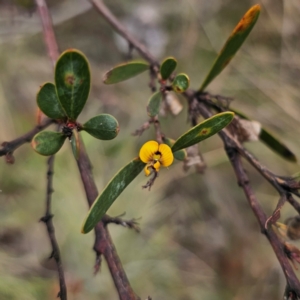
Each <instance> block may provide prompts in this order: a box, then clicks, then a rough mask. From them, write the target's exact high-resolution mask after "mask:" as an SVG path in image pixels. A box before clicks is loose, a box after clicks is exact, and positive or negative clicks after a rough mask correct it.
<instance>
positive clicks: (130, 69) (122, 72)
mask: <svg viewBox="0 0 300 300" xmlns="http://www.w3.org/2000/svg"><path fill="white" fill-rule="evenodd" d="M149 67H150V65H149V64H148V63H147V62H144V61H132V62H129V63H125V64H120V65H118V66H115V67H114V68H112V69H111V70H110V71H108V72H107V73H105V75H104V77H103V82H104V83H105V84H113V83H117V82H121V81H124V80H127V79H129V78H132V77H135V76H136V75H138V74H140V73H143V72H145V71H146V70H149Z"/></svg>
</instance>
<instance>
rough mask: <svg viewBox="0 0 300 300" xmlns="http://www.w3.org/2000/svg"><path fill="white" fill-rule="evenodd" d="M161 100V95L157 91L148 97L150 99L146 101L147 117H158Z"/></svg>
mask: <svg viewBox="0 0 300 300" xmlns="http://www.w3.org/2000/svg"><path fill="white" fill-rule="evenodd" d="M161 100H162V95H161V92H159V91H158V92H156V93H154V94H153V95H152V96H151V97H150V99H149V101H148V105H147V112H148V116H149V117H155V116H156V115H158V113H159V109H160V104H161Z"/></svg>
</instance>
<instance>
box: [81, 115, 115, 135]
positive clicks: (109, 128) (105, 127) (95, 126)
mask: <svg viewBox="0 0 300 300" xmlns="http://www.w3.org/2000/svg"><path fill="white" fill-rule="evenodd" d="M82 130H85V131H86V132H88V133H89V134H90V135H91V136H93V137H95V138H96V139H99V140H111V139H114V138H115V137H116V136H117V135H118V133H119V130H120V129H119V123H118V121H117V120H116V118H114V117H113V116H111V115H109V114H101V115H98V116H95V117H93V118H91V119H90V120H88V121H87V122H86V123H84V124H83V127H82Z"/></svg>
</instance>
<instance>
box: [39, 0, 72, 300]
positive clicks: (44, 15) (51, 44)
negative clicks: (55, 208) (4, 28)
mask: <svg viewBox="0 0 300 300" xmlns="http://www.w3.org/2000/svg"><path fill="white" fill-rule="evenodd" d="M36 5H37V9H38V11H39V15H40V18H41V22H42V25H43V34H44V38H45V44H46V45H47V50H48V55H49V57H50V59H51V62H52V65H53V67H54V66H55V63H56V60H57V58H58V47H57V44H56V40H55V35H54V31H53V27H52V20H51V16H50V14H49V11H48V7H47V4H46V2H45V1H44V0H36ZM54 160H55V156H54V155H52V156H50V157H49V159H48V171H47V195H46V212H45V216H44V217H42V218H41V221H43V222H44V223H45V225H46V227H47V232H48V236H49V239H50V242H51V246H52V254H51V257H50V258H52V257H53V258H54V259H55V262H56V265H57V272H58V277H59V286H60V291H59V294H58V297H60V299H61V300H67V287H66V282H65V275H64V269H63V264H62V260H61V255H60V250H59V246H58V243H57V240H56V237H55V229H54V225H53V221H52V218H53V215H52V214H51V196H52V193H53V184H52V182H53V170H54Z"/></svg>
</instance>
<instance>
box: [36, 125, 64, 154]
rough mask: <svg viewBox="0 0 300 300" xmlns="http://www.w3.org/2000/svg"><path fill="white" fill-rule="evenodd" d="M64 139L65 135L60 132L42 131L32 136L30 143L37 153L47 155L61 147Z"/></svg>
mask: <svg viewBox="0 0 300 300" xmlns="http://www.w3.org/2000/svg"><path fill="white" fill-rule="evenodd" d="M65 139H66V136H65V135H64V134H62V133H60V132H53V131H42V132H40V133H38V134H36V135H35V136H34V137H33V139H32V141H31V145H32V148H33V149H34V150H35V151H36V152H37V153H39V154H41V155H45V156H49V155H53V154H55V153H56V152H57V151H58V150H59V149H60V148H61V147H62V145H63V144H64V141H65Z"/></svg>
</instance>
